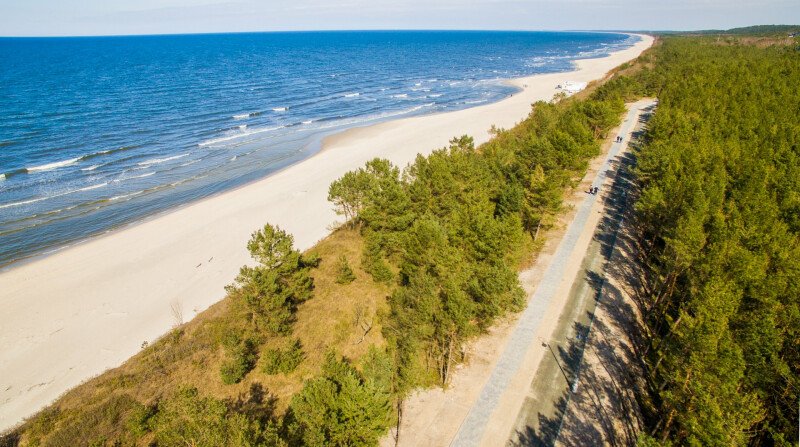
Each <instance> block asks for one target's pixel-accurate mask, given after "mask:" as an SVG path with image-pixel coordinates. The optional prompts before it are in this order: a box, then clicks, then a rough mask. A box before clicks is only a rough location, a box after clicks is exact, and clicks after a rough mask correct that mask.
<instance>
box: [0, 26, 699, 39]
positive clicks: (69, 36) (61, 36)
mask: <svg viewBox="0 0 800 447" xmlns="http://www.w3.org/2000/svg"><path fill="white" fill-rule="evenodd" d="M386 31H393V32H507V33H619V34H647V33H665V32H681V31H679V30H620V29H491V28H486V29H479V28H473V29H457V28H439V29H436V28H364V29H296V30H261V31H211V32H189V33H142V34H58V35H31V36H25V35H22V36H20V35H0V39H82V38H98V37H100V38H107V37H167V36H214V35H228V34H292V33H336V32H340V33H369V32H386ZM683 32H691V31H683Z"/></svg>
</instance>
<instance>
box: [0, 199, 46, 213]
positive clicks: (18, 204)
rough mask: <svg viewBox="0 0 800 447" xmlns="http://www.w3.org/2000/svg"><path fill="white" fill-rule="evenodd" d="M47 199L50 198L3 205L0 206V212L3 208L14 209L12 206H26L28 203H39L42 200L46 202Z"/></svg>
mask: <svg viewBox="0 0 800 447" xmlns="http://www.w3.org/2000/svg"><path fill="white" fill-rule="evenodd" d="M49 198H50V197H38V198H36V199H29V200H21V201H19V202H11V203H4V204H2V205H0V210H1V209H4V208H11V207H14V206H20V205H27V204H29V203H36V202H41V201H42V200H47V199H49Z"/></svg>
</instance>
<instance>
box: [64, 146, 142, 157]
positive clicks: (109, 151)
mask: <svg viewBox="0 0 800 447" xmlns="http://www.w3.org/2000/svg"><path fill="white" fill-rule="evenodd" d="M137 147H139V145H134V146H120V147H118V148H114V149H106V150H103V151H97V152H93V153H91V154H86V155H83V156H81V157H79V160H78V161H86V160H91V159H92V158H95V157H102V156H103V155H111V154H116V153H117V152H125V151H129V150H131V149H136V148H137Z"/></svg>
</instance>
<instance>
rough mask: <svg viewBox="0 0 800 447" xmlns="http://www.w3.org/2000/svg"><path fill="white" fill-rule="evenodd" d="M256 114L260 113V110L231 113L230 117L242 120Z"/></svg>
mask: <svg viewBox="0 0 800 447" xmlns="http://www.w3.org/2000/svg"><path fill="white" fill-rule="evenodd" d="M258 115H261V112H249V113H241V114H239V115H233V116H232V117H231V118H233V119H234V120H237V121H238V120H244V119H247V118H252V117H254V116H258Z"/></svg>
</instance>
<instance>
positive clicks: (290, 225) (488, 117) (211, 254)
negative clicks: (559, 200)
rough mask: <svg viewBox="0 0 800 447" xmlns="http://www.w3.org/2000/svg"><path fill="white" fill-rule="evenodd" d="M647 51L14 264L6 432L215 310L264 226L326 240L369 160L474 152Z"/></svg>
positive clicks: (394, 123) (1, 424) (359, 130)
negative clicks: (456, 144)
mask: <svg viewBox="0 0 800 447" xmlns="http://www.w3.org/2000/svg"><path fill="white" fill-rule="evenodd" d="M652 40H653V39H652V38H651V37H649V36H640V41H639V42H637V43H636V44H634V45H633V46H632V47H629V48H627V49H625V50H621V51H618V52H615V53H612V54H611V55H609V56H607V57H603V58H593V59H583V60H577V61H575V66H576V70H574V71H571V72H562V73H549V74H541V75H534V76H528V77H523V78H517V79H512V80H509V82H510V83H511V84H512V85H515V86H516V87H518V88H520V91H519V92H517V93H514V94H513V95H512V96H510V97H508V98H505V99H503V100H501V101H497V102H494V103H490V104H485V105H480V106H477V107H472V108H468V109H461V110H457V111H449V112H442V113H436V114H430V115H419V116H412V117H406V118H401V119H397V120H391V121H385V122H380V123H377V124H372V125H369V126H365V127H355V128H350V129H347V130H344V131H341V132H338V133H336V134H334V135H330V136H327V137H324V138H323V140H322V142H321V148H320V149H319V150H317V151H316V152H314V153H313V154H312V155H310V156H309V157H306V158H304V159H303V160H301V161H299V162H297V163H295V164H292V165H290V166H287V167H285V168H282V169H280V170H278V171H275V172H273V173H271V174H269V175H268V176H267V177H265V178H262V179H259V180H256V181H253V182H250V183H246V184H244V185H241V186H238V187H235V188H232V189H230V190H226V191H223V192H220V193H216V194H213V195H211V196H210V197H207V198H204V199H201V200H198V201H195V202H191V203H188V204H186V205H182V206H180V207H177V209H172V210H170V211H167V212H163V213H157V214H155V215H153V216H150V217H148V218H145V219H143V220H139V221H136V222H135V223H132V224H129V225H124V226H122V227H119V228H116V229H114V230H110V231H108V232H105V233H102V234H100V235H97V236H95V237H91V238H89V239H87V240H84V241H81V242H77V243H74V244H72V245H69V246H67V247H65V248H62V249H58V250H56V251H55V252H51V253H50V254H48V255H46V256H41V255H40V256H36V257H33V258H30V259H26V260H24V261H23V262H20V263H14V264H11V265H8V266H7V268H6V269H4V270H2V271H0V301H1V302H3V307H4V316H3V317H0V343H2V345H3V347H4V349H3V351H2V353H0V377H3V378H4V381H3V382H4V383H2V384H0V385H2V386H0V431H3V430H6V429H8V428H11V427H13V426H14V425H16V424H18V423H19V422H20V421H21V420H22V419H23V418H24V417H28V416H30V415H32V414H34V413H35V412H36V411H38V410H39V409H41V408H42V407H43V406H45V405H47V404H49V403H50V402H52V401H53V400H54V399H56V398H57V397H58V396H60V395H61V394H63V393H64V392H66V391H67V390H69V389H70V388H72V387H74V386H76V385H78V384H80V383H81V382H83V381H85V380H87V379H89V378H91V377H94V376H96V375H98V374H100V373H102V372H103V371H105V370H106V369H108V368H111V367H115V366H118V365H119V364H121V363H122V362H124V361H125V360H127V359H128V358H129V357H130V356H132V355H133V354H135V353H136V352H138V350H139V349H140V347H141V345H142V343H143V342H145V341H147V342H152V341H153V340H155V339H157V338H158V337H160V336H161V335H163V334H164V333H166V332H167V331H169V329H170V328H172V327H173V326H174V324H175V321H174V318H175V317H174V316H173V312H172V308H173V307H180V308H182V309H184V310H185V313H186V314H185V315H182V320H183V321H188V320H189V319H191V318H193V317H194V316H195V315H196V314H198V313H199V312H202V311H203V310H205V309H207V308H208V307H209V306H211V305H212V304H214V303H216V302H218V301H219V300H220V299H222V298H223V297H224V296H225V292H224V286H225V285H227V284H229V283H230V282H232V281H233V279H234V277H235V276H236V273H237V272H238V270H239V267H241V266H242V265H244V264H246V263H249V262H250V259H249V255H248V253H247V250H246V247H245V245H246V241H247V239H248V238H249V236H250V234H251V233H252V232H253V231H255V230H256V229H258V228H259V227H261V226H263V225H264V224H265V223H272V224H276V225H278V226H280V227H282V228H284V229H285V230H287V231H288V232H290V233H292V234H293V235H294V236H295V245H296V246H297V247H298V248H300V249H301V250H305V249H307V248H310V247H311V246H313V244H314V243H316V242H317V241H319V240H320V239H322V238H324V237H325V236H326V235H327V234H328V233H329V229H330V227H331V226H332V225H335V223H336V221H337V216H336V215H335V213H334V212H333V209H332V207H331V205H330V204H329V203H328V202H327V190H328V186H329V184H330V183H331V181H333V180H335V179H336V178H338V177H340V176H341V175H342V174H344V173H345V172H347V171H349V170H352V169H355V168H358V167H360V166H362V165H363V163H364V162H366V161H367V160H369V159H372V158H374V157H382V158H387V159H389V160H390V161H392V162H393V163H395V164H396V165H399V166H401V167H403V166H405V165H406V164H408V163H409V162H412V161H413V160H414V158H415V157H416V156H417V154H420V153H421V154H428V153H430V152H431V151H432V150H435V149H437V148H441V147H444V146H446V145H447V142H448V141H449V140H450V139H451V138H453V137H456V136H460V135H464V134H468V135H471V136H472V137H473V138H474V139H475V143H476V144H481V143H483V142H485V141H487V140H488V139H489V138H490V137H491V134H490V132H489V129H490V127H491V126H492V125H495V126H497V127H500V128H509V127H511V126H513V125H514V124H516V123H517V122H519V121H520V120H522V119H524V118H525V117H526V116H527V115H528V113H529V112H530V105H531V103H533V102H535V101H537V100H549V99H550V98H552V97H553V94H554V93H556V89H555V86H556V84H559V83H561V82H563V81H566V80H572V81H580V82H589V81H592V80H595V79H599V78H602V77H603V76H605V75H606V73H607V72H608V71H609V70H611V69H613V68H614V67H616V66H618V65H620V64H622V63H624V62H627V61H628V60H631V59H633V58H635V57H636V56H638V55H639V54H640V53H641V52H642V51H644V49H646V48H647V47H649V46H650V45H651V44H652ZM142 284H146V285H147V286H148V288H147V293H146V294H143V293H141V291H142V287H141V285H142Z"/></svg>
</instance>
